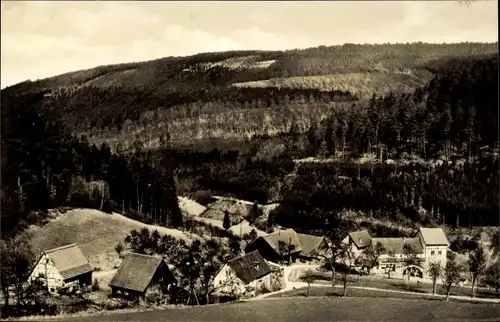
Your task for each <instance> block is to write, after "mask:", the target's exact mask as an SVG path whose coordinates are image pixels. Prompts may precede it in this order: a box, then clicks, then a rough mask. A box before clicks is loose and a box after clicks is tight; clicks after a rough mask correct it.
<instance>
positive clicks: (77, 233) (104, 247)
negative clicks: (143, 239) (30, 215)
mask: <svg viewBox="0 0 500 322" xmlns="http://www.w3.org/2000/svg"><path fill="white" fill-rule="evenodd" d="M143 227H146V228H148V229H150V230H154V229H157V230H158V232H159V233H160V234H161V235H171V236H173V237H175V238H179V239H184V240H192V239H193V238H196V236H195V235H192V234H188V233H185V232H182V231H180V230H177V229H170V228H166V227H161V226H154V225H147V224H143V223H141V222H139V221H136V220H133V219H130V218H127V217H125V216H123V215H120V214H117V213H113V214H107V213H104V212H102V211H99V210H93V209H74V210H70V211H68V212H67V213H65V214H62V215H59V216H58V217H57V218H56V219H54V220H53V221H51V222H49V223H48V224H46V225H44V226H42V227H35V226H32V227H30V228H29V230H28V232H27V233H28V234H29V235H30V240H31V245H32V247H33V250H34V252H35V254H39V253H40V252H42V251H44V250H47V249H51V248H55V247H59V246H63V245H67V244H72V243H75V244H77V245H78V246H79V247H80V249H81V250H82V252H83V254H84V255H85V256H86V257H87V258H88V259H89V261H90V264H92V265H93V266H94V267H99V268H101V269H103V270H107V269H111V268H113V266H115V264H116V260H117V257H118V256H117V254H116V251H115V246H116V245H117V244H118V243H119V242H122V243H123V240H124V239H125V237H126V236H127V235H128V234H129V232H130V231H131V230H132V229H136V230H140V229H142V228H143Z"/></svg>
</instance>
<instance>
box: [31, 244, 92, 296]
mask: <svg viewBox="0 0 500 322" xmlns="http://www.w3.org/2000/svg"><path fill="white" fill-rule="evenodd" d="M93 271H94V268H93V267H92V265H90V264H89V262H88V260H87V258H86V257H85V256H84V255H83V253H82V251H81V250H80V248H78V246H77V245H76V244H70V245H65V246H61V247H57V248H54V249H49V250H46V251H44V252H43V253H42V254H41V256H40V258H39V259H38V262H37V263H36V265H35V267H34V268H33V271H32V272H31V274H30V276H29V277H28V281H29V282H32V281H34V280H39V281H41V282H42V283H43V285H44V286H46V287H47V289H48V291H49V292H51V293H55V292H58V291H59V290H61V289H64V288H70V287H72V286H75V285H91V284H92V272H93Z"/></svg>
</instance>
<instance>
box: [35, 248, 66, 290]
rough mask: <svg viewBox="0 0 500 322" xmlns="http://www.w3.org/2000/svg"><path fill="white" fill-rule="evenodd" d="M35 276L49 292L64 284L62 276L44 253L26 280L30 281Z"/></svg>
mask: <svg viewBox="0 0 500 322" xmlns="http://www.w3.org/2000/svg"><path fill="white" fill-rule="evenodd" d="M37 278H39V279H40V280H41V281H42V282H43V283H44V284H45V285H46V286H47V289H48V290H49V291H51V292H53V291H56V290H57V289H58V288H60V287H62V286H64V281H63V277H62V276H61V274H59V272H58V271H57V269H56V267H55V266H54V264H53V262H52V261H51V260H50V259H49V257H48V256H47V255H46V254H44V255H43V256H42V258H41V259H40V260H39V261H38V263H37V265H36V266H35V268H34V269H33V271H32V272H31V275H30V277H29V279H28V280H29V281H30V282H31V281H33V280H35V279H37Z"/></svg>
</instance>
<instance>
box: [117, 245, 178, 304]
mask: <svg viewBox="0 0 500 322" xmlns="http://www.w3.org/2000/svg"><path fill="white" fill-rule="evenodd" d="M176 284H177V281H176V279H175V277H174V275H173V274H172V272H171V271H170V269H169V267H168V265H167V263H165V261H164V259H163V258H161V257H156V256H149V255H143V254H136V253H130V254H127V255H126V256H125V258H124V259H123V261H122V263H121V265H120V267H119V268H118V271H117V272H116V274H115V276H114V277H113V279H112V280H111V282H109V286H110V288H111V294H112V296H116V297H125V298H128V299H132V300H136V299H139V300H144V299H145V298H146V297H147V296H148V295H149V294H153V293H156V294H166V293H168V290H169V289H170V287H172V286H174V285H176Z"/></svg>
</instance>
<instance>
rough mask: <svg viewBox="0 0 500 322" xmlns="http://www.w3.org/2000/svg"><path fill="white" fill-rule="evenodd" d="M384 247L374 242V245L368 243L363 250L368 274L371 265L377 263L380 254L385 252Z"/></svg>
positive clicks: (373, 265)
mask: <svg viewBox="0 0 500 322" xmlns="http://www.w3.org/2000/svg"><path fill="white" fill-rule="evenodd" d="M385 251H386V249H385V247H384V245H382V244H380V243H376V244H375V246H374V245H373V244H370V245H369V246H368V247H367V248H365V249H364V250H363V259H365V260H366V261H367V262H368V265H367V267H368V274H370V272H371V270H372V268H373V267H375V266H376V265H377V262H378V259H379V258H380V256H381V255H382V254H383V253H385Z"/></svg>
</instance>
